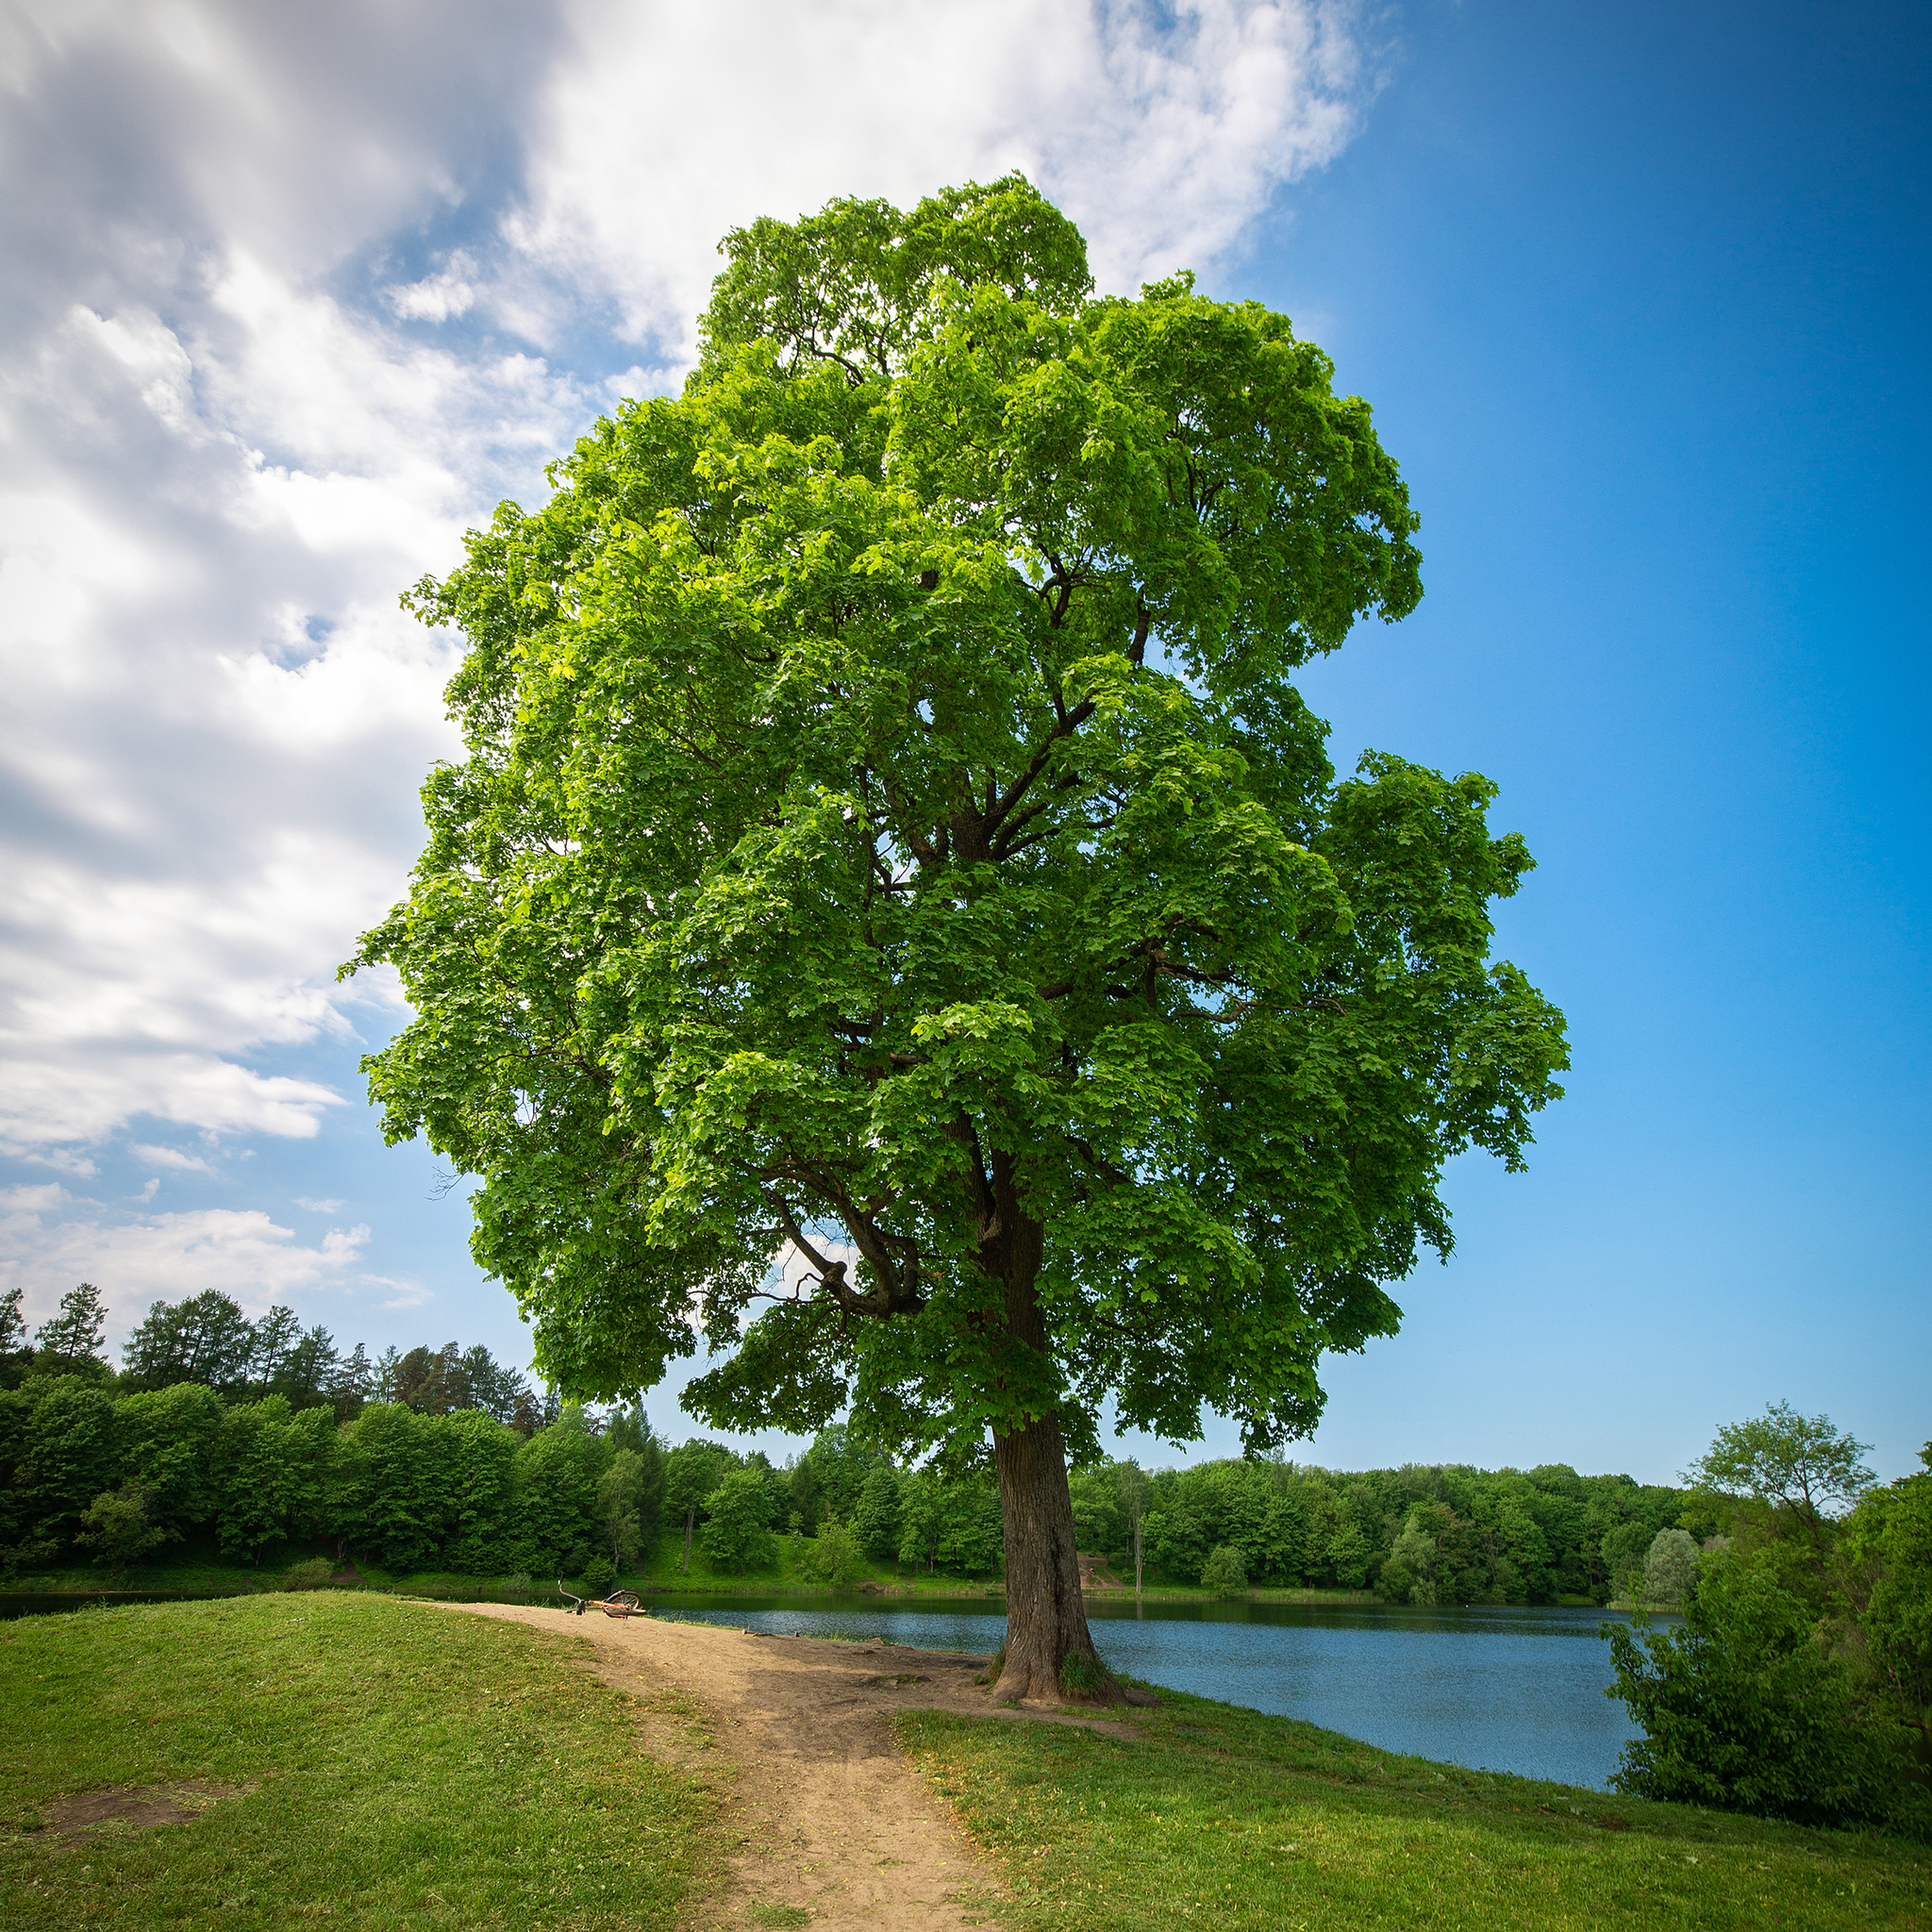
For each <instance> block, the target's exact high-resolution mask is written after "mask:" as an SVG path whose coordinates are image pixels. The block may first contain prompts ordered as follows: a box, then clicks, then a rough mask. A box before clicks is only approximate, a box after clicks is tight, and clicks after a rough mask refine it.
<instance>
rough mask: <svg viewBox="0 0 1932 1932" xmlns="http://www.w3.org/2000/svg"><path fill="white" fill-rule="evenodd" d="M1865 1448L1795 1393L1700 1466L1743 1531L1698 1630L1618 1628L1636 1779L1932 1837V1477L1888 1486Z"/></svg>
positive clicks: (1708, 1590)
mask: <svg viewBox="0 0 1932 1932" xmlns="http://www.w3.org/2000/svg"><path fill="white" fill-rule="evenodd" d="M1861 1453H1862V1445H1861V1444H1859V1443H1857V1442H1855V1441H1853V1440H1852V1438H1851V1437H1850V1436H1849V1435H1847V1434H1845V1433H1843V1432H1841V1431H1840V1430H1838V1429H1837V1428H1835V1427H1834V1426H1833V1425H1832V1424H1831V1422H1830V1421H1829V1419H1828V1418H1827V1417H1824V1416H1814V1417H1811V1418H1809V1419H1807V1418H1805V1417H1802V1416H1799V1415H1797V1414H1796V1413H1795V1412H1794V1411H1793V1410H1792V1409H1791V1408H1790V1406H1789V1405H1788V1404H1784V1403H1779V1404H1776V1405H1775V1406H1774V1407H1772V1408H1770V1409H1769V1410H1767V1412H1766V1414H1765V1416H1764V1417H1762V1418H1760V1419H1758V1420H1757V1421H1755V1422H1752V1423H1746V1424H1738V1425H1736V1426H1734V1427H1728V1428H1725V1429H1723V1430H1720V1431H1719V1434H1718V1437H1717V1441H1715V1443H1714V1444H1713V1446H1712V1449H1711V1451H1710V1453H1709V1454H1708V1455H1707V1456H1706V1457H1703V1458H1701V1459H1700V1461H1699V1462H1698V1463H1697V1464H1696V1465H1694V1467H1693V1470H1692V1474H1695V1475H1697V1476H1698V1477H1699V1478H1700V1479H1701V1480H1702V1481H1703V1482H1704V1483H1705V1484H1706V1485H1707V1489H1708V1491H1711V1492H1714V1493H1716V1494H1717V1495H1718V1496H1719V1497H1721V1498H1722V1499H1724V1501H1725V1503H1726V1505H1727V1510H1728V1513H1727V1515H1726V1517H1725V1519H1724V1521H1725V1527H1726V1529H1727V1531H1728V1534H1727V1535H1724V1536H1722V1537H1718V1538H1713V1539H1712V1540H1711V1541H1710V1542H1709V1544H1708V1545H1707V1549H1706V1552H1705V1554H1704V1555H1703V1556H1702V1557H1700V1558H1699V1559H1698V1560H1697V1561H1696V1563H1695V1566H1694V1574H1693V1575H1692V1576H1691V1577H1688V1578H1687V1588H1686V1589H1685V1591H1683V1592H1682V1593H1683V1594H1684V1595H1685V1599H1686V1601H1685V1614H1684V1625H1683V1627H1682V1629H1680V1630H1677V1631H1664V1632H1661V1633H1657V1634H1652V1635H1651V1636H1649V1637H1648V1639H1647V1640H1643V1639H1641V1638H1640V1637H1638V1636H1634V1635H1632V1634H1631V1633H1630V1632H1629V1631H1624V1630H1612V1631H1611V1632H1610V1641H1611V1645H1612V1655H1613V1657H1614V1660H1615V1663H1616V1668H1617V1683H1616V1685H1615V1687H1614V1688H1613V1690H1612V1691H1611V1693H1610V1694H1612V1695H1614V1696H1616V1697H1619V1698H1621V1699H1622V1700H1623V1702H1624V1704H1625V1705H1626V1706H1627V1707H1628V1708H1629V1710H1630V1712H1631V1715H1632V1716H1633V1717H1634V1718H1635V1719H1636V1720H1637V1722H1638V1723H1639V1724H1641V1726H1642V1729H1643V1733H1644V1735H1643V1736H1642V1737H1641V1739H1639V1740H1636V1741H1635V1742H1633V1743H1631V1744H1630V1745H1628V1746H1627V1747H1626V1748H1625V1753H1624V1763H1623V1766H1622V1768H1621V1770H1620V1772H1619V1779H1620V1781H1621V1782H1622V1784H1623V1786H1624V1789H1626V1790H1636V1791H1641V1792H1643V1793H1644V1794H1646V1795H1648V1796H1652V1797H1659V1798H1669V1799H1676V1800H1680V1801H1683V1802H1688V1803H1693V1804H1701V1805H1708V1806H1713V1807H1720V1808H1724V1809H1731V1810H1744V1811H1752V1812H1756V1813H1758V1814H1759V1815H1763V1816H1770V1817H1779V1818H1791V1819H1797V1820H1805V1821H1809V1822H1812V1823H1817V1824H1885V1825H1888V1826H1889V1827H1890V1828H1892V1829H1894V1830H1898V1831H1904V1832H1909V1833H1911V1834H1913V1835H1915V1836H1918V1837H1921V1838H1932V1776H1928V1774H1932V1749H1928V1748H1927V1747H1928V1745H1932V1708H1928V1707H1927V1705H1928V1691H1932V1641H1928V1633H1932V1474H1925V1475H1920V1476H1912V1477H1907V1478H1906V1479H1905V1480H1903V1481H1901V1482H1898V1483H1894V1484H1892V1485H1890V1487H1889V1488H1888V1489H1886V1490H1883V1491H1875V1492H1874V1491H1871V1488H1870V1483H1871V1478H1870V1474H1869V1472H1868V1471H1866V1470H1865V1469H1864V1468H1863V1466H1862V1464H1861V1463H1860V1462H1859V1460H1858V1458H1859V1456H1860V1454H1861ZM1926 1453H1927V1458H1928V1461H1932V1445H1928V1448H1927V1452H1926ZM1854 1498H1862V1500H1860V1501H1859V1502H1858V1504H1857V1507H1856V1508H1852V1509H1851V1510H1850V1511H1849V1513H1843V1512H1844V1511H1845V1506H1846V1505H1848V1504H1849V1503H1851V1501H1852V1499H1854ZM1834 1506H1836V1507H1834ZM1676 1536H1682V1532H1666V1533H1665V1534H1664V1535H1662V1536H1659V1538H1658V1539H1657V1545H1658V1546H1659V1547H1658V1548H1657V1549H1656V1550H1654V1553H1653V1554H1654V1557H1657V1558H1658V1559H1659V1560H1658V1561H1651V1562H1647V1564H1646V1575H1647V1579H1648V1580H1650V1581H1651V1582H1652V1583H1653V1584H1657V1583H1658V1580H1659V1579H1658V1578H1657V1574H1656V1573H1657V1570H1658V1569H1659V1568H1660V1567H1661V1561H1662V1560H1663V1559H1668V1560H1670V1561H1672V1562H1675V1563H1677V1564H1679V1565H1681V1567H1682V1568H1683V1569H1684V1570H1687V1571H1689V1570H1691V1564H1690V1562H1689V1561H1688V1560H1687V1555H1688V1553H1687V1552H1686V1551H1685V1550H1684V1549H1683V1548H1681V1547H1678V1546H1675V1545H1673V1544H1671V1543H1670V1542H1669V1541H1668V1539H1670V1538H1672V1537H1676ZM1682 1541H1683V1543H1684V1544H1689V1542H1690V1538H1689V1537H1688V1536H1683V1537H1682ZM1691 1582H1694V1590H1693V1589H1691V1588H1689V1585H1690V1584H1691ZM1657 1594H1659V1595H1660V1594H1662V1591H1661V1588H1658V1589H1657Z"/></svg>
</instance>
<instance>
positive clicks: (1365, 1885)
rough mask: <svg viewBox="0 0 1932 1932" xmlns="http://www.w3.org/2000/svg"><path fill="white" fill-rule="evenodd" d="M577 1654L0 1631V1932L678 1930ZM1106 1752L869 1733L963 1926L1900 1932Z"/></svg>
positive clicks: (1453, 1794)
mask: <svg viewBox="0 0 1932 1932" xmlns="http://www.w3.org/2000/svg"><path fill="white" fill-rule="evenodd" d="M585 1653H586V1646H584V1645H583V1643H582V1642H581V1640H578V1639H576V1638H575V1637H572V1636H569V1635H557V1636H552V1635H547V1634H544V1635H540V1634H538V1633H535V1632H530V1631H526V1630H524V1629H522V1628H519V1627H516V1626H511V1625H504V1624H493V1623H485V1622H480V1621H477V1620H475V1619H471V1618H459V1617H446V1616H443V1615H441V1614H440V1613H438V1612H435V1611H432V1610H426V1609H424V1608H422V1607H409V1606H407V1605H402V1604H397V1603H393V1602H388V1601H385V1600H384V1599H382V1598H381V1597H379V1596H375V1595H373V1594H368V1593H361V1594H356V1593H346V1592H317V1593H313V1594H290V1595H274V1596H271V1595H262V1596H257V1597H251V1598H248V1599H246V1600H243V1601H240V1602H233V1601H231V1602H225V1603H207V1604H170V1605H158V1606H152V1607H141V1608H128V1609H116V1610H107V1611H96V1610H82V1611H78V1612H75V1613H74V1614H72V1615H61V1616H56V1617H44V1618H28V1619H22V1620H19V1621H16V1622H13V1623H10V1624H0V1735H4V1737H5V1738H6V1740H7V1748H6V1750H5V1751H4V1752H0V1924H4V1925H9V1926H12V1925H18V1926H35V1927H39V1926H46V1927H49V1928H52V1927H56V1926H58V1927H92V1926H126V1927H161V1926H168V1927H175V1926H188V1927H199V1926H212V1925H215V1924H221V1925H223V1926H225V1927H248V1926H259V1927H268V1926H279V1925H289V1924H319V1923H324V1922H327V1923H333V1924H342V1925H345V1926H346V1925H354V1926H358V1927H362V1926H370V1927H390V1926H396V1927H402V1926H411V1927H415V1926H439V1925H451V1926H455V1925H458V1924H460V1925H464V1926H503V1927H524V1926H529V1925H536V1924H541V1925H543V1926H546V1927H548V1926H552V1925H555V1926H560V1927H579V1926H581V1927H590V1926H596V1927H598V1928H600V1932H629V1928H640V1932H641V1928H651V1932H657V1928H663V1932H671V1928H673V1927H675V1926H676V1925H678V1924H680V1923H682V1922H683V1921H684V1919H685V1918H686V1917H687V1915H688V1911H689V1909H690V1908H692V1907H697V1906H699V1905H701V1904H702V1903H703V1902H704V1901H705V1900H707V1899H708V1898H709V1897H710V1896H712V1882H713V1874H714V1873H715V1871H716V1867H717V1855H718V1840H717V1835H716V1827H715V1824H714V1810H713V1801H712V1799H711V1797H710V1796H709V1795H708V1792H707V1791H706V1790H705V1789H703V1788H702V1787H701V1786H699V1785H698V1784H696V1783H694V1782H693V1781H691V1779H689V1778H687V1777H685V1776H683V1775H681V1774H677V1773H675V1772H672V1771H670V1770H667V1769H665V1768H664V1767H661V1766H658V1765H656V1764H653V1763H652V1762H650V1761H649V1760H648V1759H646V1758H644V1757H641V1755H640V1754H639V1751H638V1747H637V1743H636V1727H635V1724H634V1723H633V1722H632V1721H631V1713H632V1711H633V1710H634V1708H635V1707H633V1706H631V1705H630V1704H629V1702H628V1700H626V1699H625V1697H623V1696H622V1695H621V1694H620V1693H618V1692H615V1691H609V1690H607V1689H605V1688H603V1687H602V1686H600V1685H599V1684H598V1683H597V1682H596V1681H595V1679H593V1678H591V1676H589V1675H588V1674H586V1673H584V1672H583V1671H582V1670H581V1669H579V1668H578V1667H577V1662H576V1659H577V1658H579V1657H581V1656H583V1655H584V1654H585ZM1131 1719H1132V1723H1133V1724H1134V1726H1135V1728H1136V1729H1137V1730H1138V1732H1139V1733H1140V1736H1139V1737H1138V1739H1136V1740H1125V1739H1120V1738H1114V1737H1108V1736H1105V1735H1101V1734H1098V1733H1094V1732H1090V1731H1084V1730H1076V1729H1073V1728H1070V1727H1065V1726H1054V1725H1045V1724H1014V1723H1011V1722H1010V1721H1003V1720H999V1719H992V1718H988V1719H977V1718H955V1717H946V1716H941V1715H938V1714H930V1713H928V1714H923V1715H921V1714H915V1715H912V1716H908V1717H906V1718H904V1719H902V1720H900V1732H901V1739H902V1741H903V1742H904V1744H905V1745H906V1746H907V1748H908V1750H909V1751H910V1752H911V1753H912V1755H913V1757H914V1758H915V1760H916V1761H917V1762H918V1763H919V1765H920V1766H921V1768H922V1770H923V1771H924V1774H925V1775H926V1776H927V1777H928V1778H929V1779H930V1780H931V1782H932V1784H933V1786H934V1788H935V1789H936V1790H938V1791H939V1792H940V1793H941V1794H942V1795H943V1796H944V1797H946V1798H947V1799H949V1800H950V1801H951V1802H952V1803H953V1804H954V1805H955V1806H957V1807H958V1810H959V1812H960V1814H961V1816H962V1818H963V1820H964V1821H965V1823H966V1824H967V1825H968V1826H969V1828H970V1829H971V1830H972V1831H973V1832H974V1835H975V1836H976V1837H977V1838H978V1839H979V1840H980V1841H981V1842H982V1843H983V1844H985V1845H986V1846H987V1848H988V1849H989V1851H990V1852H991V1853H992V1854H993V1855H994V1856H995V1857H997V1858H999V1859H1000V1861H1001V1862H1002V1863H1003V1865H1004V1867H1005V1869H1006V1872H1007V1874H1008V1879H1009V1881H1010V1885H1011V1890H1012V1902H1011V1904H1010V1905H1008V1906H1004V1907H1000V1908H998V1910H997V1911H991V1910H990V1911H989V1919H990V1921H994V1922H1003V1923H1006V1924H1008V1925H1009V1926H1010V1927H1012V1928H1013V1932H1035V1928H1053V1932H1167V1928H1171V1927H1174V1926H1185V1925H1191V1924H1194V1925H1202V1926H1208V1925H1211V1926H1214V1927H1216V1928H1217V1932H1219V1928H1228V1932H1246V1928H1254V1932H1262V1928H1267V1932H1275V1928H1295V1927H1308V1928H1311V1932H1313V1928H1320V1932H1382V1928H1385V1927H1386V1928H1390V1932H1394V1928H1415V1927H1425V1928H1432V1932H1433V1928H1443V1932H1449V1928H1457V1927H1469V1928H1471V1932H1499V1928H1500V1932H1558V1928H1561V1932H1569V1928H1573V1927H1574V1928H1575V1932H1586V1928H1588V1932H1597V1928H1601V1927H1613V1928H1632V1932H1642V1928H1651V1927H1656V1928H1657V1932H1664V1928H1670V1932H1679V1928H1687V1927H1688V1928H1695V1932H1705V1928H1708V1932H1732V1928H1735V1932H1745V1928H1752V1932H1756V1928H1757V1927H1761V1926H1778V1927H1783V1928H1790V1932H1801V1928H1817V1932H1855V1928H1856V1932H1868V1928H1870V1932H1932V1852H1928V1850H1927V1849H1926V1848H1924V1847H1920V1846H1912V1845H1907V1844H1904V1843H1901V1842H1898V1841H1896V1840H1879V1839H1873V1838H1867V1837H1859V1836H1855V1835H1851V1834H1839V1833H1830V1832H1814V1831H1806V1830H1801V1829H1798V1828H1795V1827H1791V1826H1783V1825H1771V1824H1756V1823H1753V1822H1750V1821H1747V1820H1741V1819H1734V1818H1725V1817H1721V1816H1717V1815H1714V1814H1712V1813H1708V1812H1700V1811H1692V1810H1688V1809H1683V1808H1680V1807H1668V1806H1656V1805H1646V1804H1642V1803H1641V1802H1638V1801H1636V1800H1631V1799H1623V1798H1607V1797H1605V1796H1603V1795H1602V1794H1600V1793H1596V1792H1591V1791H1586V1790H1576V1789H1574V1788H1570V1787H1565V1786H1557V1785H1546V1784H1538V1783H1534V1782H1531V1781H1529V1780H1526V1779H1521V1778H1511V1777H1506V1776H1500V1775H1494V1774H1484V1773H1474V1772H1464V1771H1459V1770H1456V1769H1454V1768H1452V1767H1450V1766H1447V1765H1436V1764H1431V1763H1428V1762H1426V1761H1425V1760H1423V1759H1419V1758H1409V1757H1392V1756H1391V1755H1389V1754H1387V1753H1385V1752H1380V1751H1376V1750H1374V1749H1373V1748H1371V1747H1370V1746H1368V1745H1365V1744H1357V1743H1355V1742H1353V1741H1352V1740H1348V1739H1346V1738H1341V1737H1339V1736H1337V1735H1336V1734H1335V1733H1333V1732H1329V1731H1322V1730H1317V1729H1315V1728H1314V1727H1313V1726H1311V1725H1307V1724H1296V1723H1294V1722H1292V1721H1291V1720H1288V1719H1282V1718H1270V1717H1263V1716H1260V1715H1258V1714H1257V1713H1255V1712H1252V1711H1246V1710H1241V1709H1238V1708H1236V1707H1231V1706H1227V1705H1220V1704H1212V1703H1208V1702H1207V1701H1205V1700H1202V1699H1199V1698H1192V1697H1186V1696H1182V1695H1179V1694H1177V1693H1174V1692H1171V1691H1163V1692H1162V1693H1161V1702H1160V1704H1159V1706H1158V1707H1157V1708H1155V1709H1151V1710H1141V1709H1136V1710H1134V1711H1133V1712H1132V1713H1131ZM128 1787H142V1788H146V1789H147V1790H150V1791H152V1792H154V1793H156V1794H158V1795H165V1794H168V1793H170V1792H172V1793H174V1794H175V1796H176V1797H177V1798H178V1799H180V1800H181V1801H182V1802H183V1803H184V1804H185V1806H186V1807H187V1808H188V1809H190V1810H194V1809H197V1808H199V1815H198V1816H196V1817H194V1818H193V1819H192V1822H190V1823H185V1824H175V1825H165V1826H162V1827H160V1828H158V1829H152V1830H145V1831H138V1832H137V1831H134V1830H131V1829H129V1828H127V1827H126V1826H125V1825H120V1826H113V1825H110V1826H109V1827H108V1828H107V1829H106V1830H105V1831H103V1832H101V1833H100V1834H98V1835H96V1836H93V1837H80V1836H76V1835H75V1834H73V1833H72V1832H65V1831H62V1830H60V1829H58V1824H59V1822H60V1821H59V1820H58V1817H56V1818H54V1819H52V1820H51V1821H50V1819H49V1815H48V1810H47V1807H49V1805H50V1804H52V1803H54V1802H55V1801H58V1799H60V1798H61V1797H63V1796H65V1795H66V1794H69V1793H74V1792H83V1791H94V1790H114V1789H121V1788H128ZM50 1824H51V1825H52V1827H53V1828H50ZM747 1909H748V1908H747ZM747 1923H752V1921H747ZM788 1923H790V1922H788Z"/></svg>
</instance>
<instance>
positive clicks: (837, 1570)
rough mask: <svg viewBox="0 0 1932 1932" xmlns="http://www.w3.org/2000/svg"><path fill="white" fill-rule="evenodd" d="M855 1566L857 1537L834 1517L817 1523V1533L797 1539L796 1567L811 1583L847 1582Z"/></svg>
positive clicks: (857, 1559)
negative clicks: (798, 1540) (813, 1535)
mask: <svg viewBox="0 0 1932 1932" xmlns="http://www.w3.org/2000/svg"><path fill="white" fill-rule="evenodd" d="M858 1565H859V1549H858V1538H857V1537H856V1536H854V1535H853V1533H852V1532H851V1531H850V1530H849V1529H847V1528H846V1527H845V1525H844V1524H842V1523H841V1522H839V1521H838V1519H837V1518H836V1517H835V1518H831V1519H829V1520H827V1521H826V1522H824V1523H822V1524H819V1533H818V1535H817V1536H815V1537H807V1538H804V1539H802V1540H801V1541H800V1542H799V1546H798V1567H799V1569H800V1570H801V1571H802V1572H804V1574H806V1575H807V1576H808V1577H809V1578H810V1579H811V1581H812V1582H814V1583H829V1584H831V1585H833V1586H834V1587H835V1588H836V1587H838V1586H839V1585H841V1584H845V1583H850V1582H851V1581H852V1579H853V1578H854V1577H855V1576H857V1575H858Z"/></svg>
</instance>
